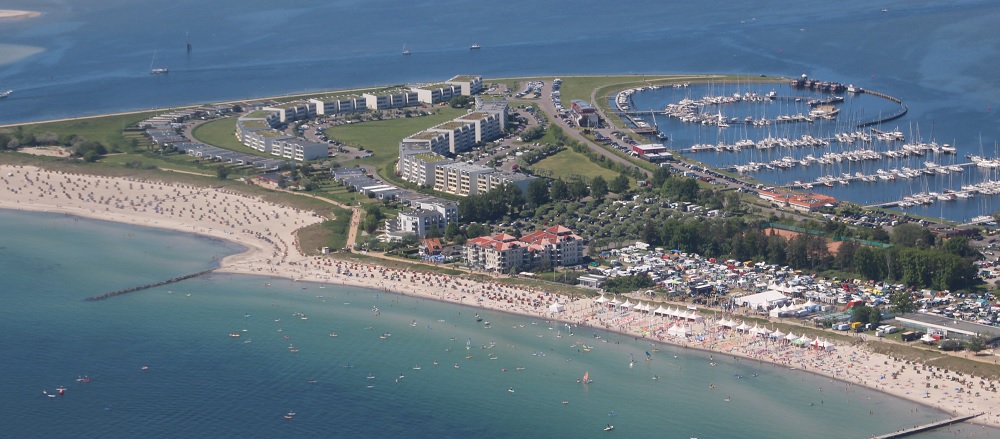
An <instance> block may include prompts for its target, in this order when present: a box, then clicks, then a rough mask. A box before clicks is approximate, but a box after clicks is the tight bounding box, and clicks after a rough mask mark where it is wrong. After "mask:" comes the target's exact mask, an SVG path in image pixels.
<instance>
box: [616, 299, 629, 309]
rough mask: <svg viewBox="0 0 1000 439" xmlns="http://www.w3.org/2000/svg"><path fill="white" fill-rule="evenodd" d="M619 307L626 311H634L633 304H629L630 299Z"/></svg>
mask: <svg viewBox="0 0 1000 439" xmlns="http://www.w3.org/2000/svg"><path fill="white" fill-rule="evenodd" d="M619 307H621V308H624V309H632V302H629V301H628V299H625V303H623V304H621V305H619Z"/></svg>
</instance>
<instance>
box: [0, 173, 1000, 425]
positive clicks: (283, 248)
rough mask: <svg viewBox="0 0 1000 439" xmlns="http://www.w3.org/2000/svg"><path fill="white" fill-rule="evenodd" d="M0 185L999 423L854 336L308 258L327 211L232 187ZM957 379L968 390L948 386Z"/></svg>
mask: <svg viewBox="0 0 1000 439" xmlns="http://www.w3.org/2000/svg"><path fill="white" fill-rule="evenodd" d="M0 183H3V186H4V187H3V188H2V189H0V209H11V210H21V211H32V212H54V213H62V214H67V215H76V216H81V217H85V218H91V219H98V220H104V221H114V222H119V223H125V224H133V225H139V226H145V227H156V228H161V229H168V230H173V231H178V232H184V233H194V234H197V235H202V236H207V237H210V238H217V239H223V240H226V241H229V242H233V243H235V244H238V245H240V246H242V247H243V248H244V251H242V252H241V253H238V254H234V255H230V256H227V257H225V258H223V259H222V260H220V261H218V268H217V269H216V270H214V271H216V272H219V273H231V274H243V275H247V274H249V275H258V276H261V275H263V276H274V277H281V278H286V279H292V280H298V281H308V282H317V283H326V284H331V285H336V284H341V285H345V286H347V285H349V286H353V287H361V288H368V289H373V290H382V291H386V292H393V293H396V294H401V295H404V296H411V297H418V298H424V299H431V300H437V301H442V302H449V303H454V304H459V305H466V306H471V307H477V308H483V309H490V310H494V311H500V312H505V313H512V314H518V315H521V316H527V317H531V318H541V319H546V320H554V321H560V322H565V323H569V324H573V325H576V326H578V327H584V328H594V329H602V330H605V331H610V332H615V333H618V334H621V335H624V336H631V337H635V338H636V339H639V338H641V339H643V340H647V341H649V342H651V343H653V342H655V343H662V344H671V345H676V346H679V347H683V348H692V349H698V350H701V351H705V352H708V353H709V355H710V358H711V356H712V355H714V354H720V355H732V356H733V357H737V358H739V359H737V361H740V359H746V360H751V361H757V362H759V363H760V364H764V363H770V364H772V365H773V367H776V368H781V367H786V368H789V369H795V370H799V371H807V372H812V373H813V374H817V375H822V376H824V377H827V378H830V379H831V380H837V381H838V382H842V383H844V384H845V385H846V386H848V387H850V386H853V385H859V386H863V387H866V388H870V389H873V390H877V391H880V392H883V393H885V394H888V395H891V396H895V397H898V398H902V399H905V400H908V401H911V402H913V403H915V404H917V405H923V406H927V407H932V408H934V409H938V410H941V411H942V412H945V413H948V414H950V415H953V416H959V415H967V414H974V413H986V415H984V416H981V417H978V418H975V419H973V420H972V421H971V422H973V423H976V424H981V425H988V426H992V427H998V426H1000V395H998V394H997V393H996V392H995V391H992V390H990V389H991V388H993V389H995V387H996V385H997V384H998V383H995V382H989V381H988V380H985V379H983V378H979V377H966V376H957V375H953V374H952V373H949V372H947V371H943V370H940V369H938V368H935V367H933V366H928V365H922V364H920V365H918V364H916V363H912V362H909V361H906V362H904V361H902V360H896V359H893V358H891V357H889V356H887V355H883V354H877V353H872V352H868V351H866V350H865V349H864V348H863V346H858V345H857V344H853V345H842V344H837V345H835V347H834V349H833V350H830V351H824V350H818V349H811V348H802V347H798V346H794V345H791V344H789V343H787V342H785V340H784V339H776V340H771V339H769V338H764V337H758V336H756V335H753V334H750V333H742V334H741V333H738V332H737V331H735V330H733V329H723V328H722V327H721V326H719V325H718V322H717V321H715V320H714V318H705V319H704V321H701V322H688V321H685V320H678V319H674V318H671V317H665V316H652V315H649V314H644V313H642V312H625V313H622V312H618V311H609V310H608V308H607V305H605V304H599V303H597V302H596V300H595V299H594V298H577V299H571V298H568V297H565V296H561V295H557V294H555V293H553V294H551V295H549V294H547V293H544V292H543V291H538V290H532V289H526V288H522V287H513V286H508V285H502V284H498V283H493V282H477V281H472V280H469V279H466V278H464V277H461V276H450V275H444V274H434V273H425V272H418V271H410V270H409V269H403V270H398V269H391V268H385V267H381V266H378V265H374V264H369V263H362V262H352V261H345V260H339V259H331V258H325V257H322V256H308V255H306V254H304V253H302V251H301V250H300V249H299V248H298V241H297V239H296V231H297V230H298V229H299V228H302V227H305V226H307V225H311V224H314V223H317V222H320V221H322V220H323V218H322V217H320V216H318V215H316V214H314V213H312V212H306V211H301V210H298V209H293V208H289V207H285V206H281V205H278V204H274V203H270V202H265V201H263V200H260V199H257V198H254V197H251V196H247V195H243V194H240V193H237V192H233V191H228V190H224V189H217V188H206V187H198V186H190V185H183V184H176V183H167V182H161V181H154V180H145V179H133V178H123V177H102V176H93V175H87V174H71V173H64V172H59V171H49V170H45V169H42V168H38V167H34V166H17V165H8V164H0ZM554 301H558V302H559V303H561V304H563V305H564V306H565V307H566V310H565V311H564V312H561V313H555V314H554V313H550V312H549V309H548V306H549V305H551V304H552V303H554ZM664 305H668V304H666V303H664ZM670 306H671V307H675V306H677V305H670ZM670 326H677V327H682V328H685V329H686V330H687V331H688V334H689V335H688V336H685V337H680V336H672V335H668V333H667V328H668V327H670ZM831 383H832V381H831ZM831 385H832V384H831ZM935 386H936V387H935ZM956 388H960V389H962V390H961V391H955V390H953V389H956ZM925 392H928V393H927V394H926V395H925Z"/></svg>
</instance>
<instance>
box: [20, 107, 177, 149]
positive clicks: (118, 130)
mask: <svg viewBox="0 0 1000 439" xmlns="http://www.w3.org/2000/svg"><path fill="white" fill-rule="evenodd" d="M156 114H157V112H153V111H149V112H144V113H134V114H121V115H115V116H103V117H93V118H84V119H74V120H65V121H59V122H43V123H31V124H24V125H21V126H22V127H24V128H23V129H24V132H25V133H26V134H41V133H55V134H58V135H59V137H60V138H62V137H65V136H69V135H72V134H76V135H78V136H82V137H83V138H85V139H87V140H93V141H97V142H101V143H103V144H104V145H105V146H107V147H109V149H110V148H114V149H119V150H123V151H124V150H127V149H128V146H127V145H128V144H127V141H126V140H125V138H124V137H123V136H122V130H123V129H125V127H127V126H129V125H132V124H135V123H136V122H139V121H141V120H143V119H148V118H150V117H152V116H154V115H156ZM16 129H17V128H3V129H2V130H3V131H6V132H14V131H15V130H16Z"/></svg>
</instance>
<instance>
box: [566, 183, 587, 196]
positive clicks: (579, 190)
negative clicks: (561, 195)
mask: <svg viewBox="0 0 1000 439" xmlns="http://www.w3.org/2000/svg"><path fill="white" fill-rule="evenodd" d="M566 188H567V189H569V197H570V198H573V199H577V200H579V199H581V198H583V197H586V196H587V195H588V194H589V193H590V190H589V189H587V183H584V182H583V181H580V180H573V181H571V182H569V183H568V184H567V185H566Z"/></svg>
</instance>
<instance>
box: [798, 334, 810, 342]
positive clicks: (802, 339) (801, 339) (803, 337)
mask: <svg viewBox="0 0 1000 439" xmlns="http://www.w3.org/2000/svg"><path fill="white" fill-rule="evenodd" d="M799 342H800V343H802V344H809V343H812V339H811V338H809V336H808V335H803V336H802V338H800V339H799Z"/></svg>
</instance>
